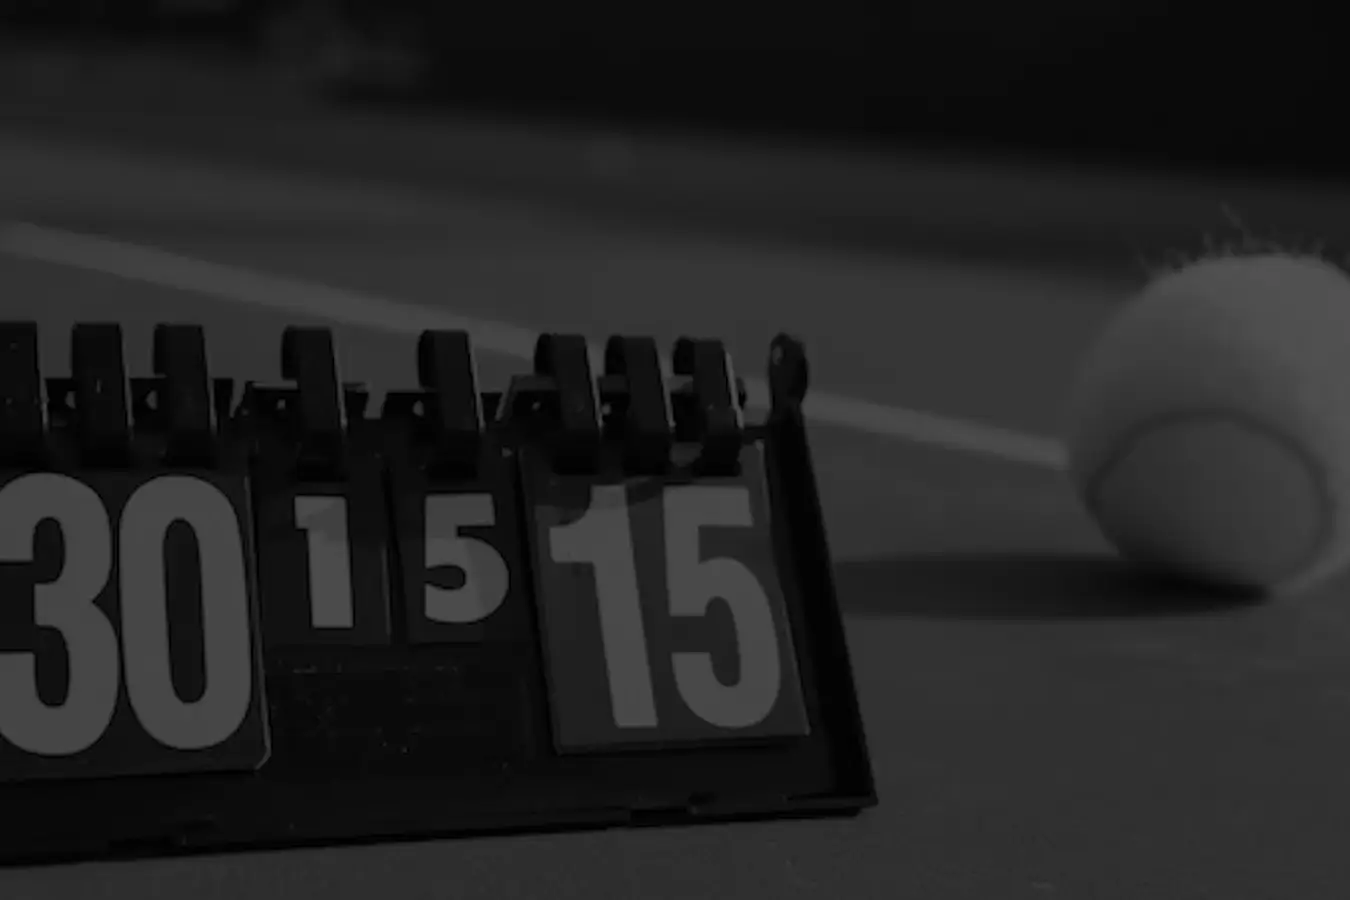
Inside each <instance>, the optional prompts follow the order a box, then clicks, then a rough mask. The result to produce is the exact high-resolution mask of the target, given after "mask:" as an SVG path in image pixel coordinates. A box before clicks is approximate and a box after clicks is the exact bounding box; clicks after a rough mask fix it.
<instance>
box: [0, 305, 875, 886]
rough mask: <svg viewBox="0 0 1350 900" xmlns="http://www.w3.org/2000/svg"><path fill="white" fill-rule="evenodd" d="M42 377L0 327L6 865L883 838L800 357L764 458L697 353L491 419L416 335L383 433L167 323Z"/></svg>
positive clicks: (536, 393) (348, 408) (781, 396)
mask: <svg viewBox="0 0 1350 900" xmlns="http://www.w3.org/2000/svg"><path fill="white" fill-rule="evenodd" d="M38 348H39V333H38V328H37V326H36V325H35V324H33V323H29V322H11V323H0V806H3V807H4V808H5V809H6V810H7V813H6V815H5V816H3V817H0V859H3V860H5V861H10V862H29V861H41V860H47V859H71V858H96V857H117V856H127V855H132V856H142V855H156V854H166V853H174V852H194V851H204V850H219V849H228V848H248V847H254V848H256V847H277V846H288V845H303V844H325V843H337V842H350V841H367V842H369V841H378V840H389V839H406V838H418V837H422V838H431V837H442V836H456V835H469V834H483V833H499V832H509V831H517V830H525V829H529V830H549V829H561V828H574V827H614V826H629V825H642V824H664V823H672V824H674V823H691V822H700V821H713V820H726V819H736V818H759V817H776V816H797V815H807V814H837V815H843V814H852V813H856V812H857V811H859V810H861V809H863V808H865V807H867V806H870V805H872V804H873V803H874V802H875V799H876V798H875V793H874V787H873V781H872V775H871V767H870V763H869V759H868V754H867V748H866V744H865V740H864V735H863V730H862V726H861V722H860V718H859V713H858V707H857V701H856V698H855V691H854V685H853V677H852V674H851V671H850V664H849V659H848V651H847V647H846V643H845V635H844V630H843V623H842V619H841V615H840V611H839V608H838V606H837V603H836V599H835V596H834V589H833V583H832V574H831V569H830V560H829V554H828V551H827V547H826V540H825V533H824V527H823V523H822V517H821V511H820V504H819V499H818V497H817V494H816V487H815V480H814V474H813V470H812V465H811V460H810V453H809V448H808V444H807V435H806V428H805V425H804V420H803V417H802V410H801V405H802V401H803V398H804V396H805V394H806V390H807V365H806V360H805V356H804V353H803V350H802V347H801V345H800V344H798V343H797V342H796V341H794V340H793V339H791V338H789V337H786V336H780V337H779V338H777V339H776V340H775V341H774V342H773V344H772V346H771V348H770V354H769V356H770V361H769V368H768V383H769V385H770V389H771V390H770V393H771V399H772V403H771V406H770V409H769V411H768V413H767V416H766V417H765V419H764V421H763V422H762V423H757V424H749V423H747V422H746V419H745V415H744V413H743V411H742V406H743V403H744V386H743V384H742V382H741V380H740V379H738V378H737V377H736V375H735V373H734V371H733V368H732V365H731V360H730V357H729V355H728V354H727V352H726V351H725V349H724V348H723V346H722V345H721V344H720V343H719V342H717V341H709V340H695V339H689V338H682V339H680V340H679V341H677V342H676V344H675V346H674V348H673V352H672V353H671V354H670V356H669V358H668V360H663V358H662V356H661V354H660V352H659V349H658V347H657V345H656V343H655V342H654V341H653V340H651V339H648V338H639V337H613V338H611V339H609V341H608V342H607V344H606V345H605V347H604V350H603V363H601V360H600V354H598V353H597V354H596V359H595V360H594V361H593V360H592V356H591V352H590V348H589V347H588V344H587V342H586V341H585V340H584V339H583V338H582V337H580V336H577V335H567V334H547V335H543V336H541V337H540V338H539V340H538V343H537V346H536V348H535V354H534V360H533V366H532V367H531V369H530V370H529V371H528V372H522V373H521V374H518V375H516V376H514V377H513V378H512V379H511V381H510V383H509V384H508V385H505V386H504V387H505V389H504V390H499V391H485V390H482V389H481V388H480V385H479V384H478V377H477V372H476V368H475V365H474V358H473V352H472V345H471V341H470V339H469V337H468V336H467V335H466V334H464V333H462V332H454V331H431V332H426V333H424V334H422V335H421V336H420V338H419V340H418V343H417V347H416V353H417V364H418V365H417V368H418V382H419V384H418V388H417V389H415V390H406V391H391V392H388V393H387V394H386V395H385V396H384V397H383V400H382V403H381V404H380V408H379V409H378V410H375V409H372V408H371V407H372V405H373V404H372V394H371V393H370V391H369V390H368V389H367V388H366V387H364V386H362V385H359V384H352V383H348V382H344V381H343V380H342V377H341V375H340V373H339V368H338V365H337V361H336V352H335V347H334V341H333V337H332V334H331V332H329V331H328V330H326V329H322V328H300V327H292V328H288V329H286V330H285V332H284V333H283V335H282V339H281V347H280V376H279V377H278V378H277V379H276V381H275V382H270V383H259V382H245V383H241V384H236V382H235V381H233V380H232V379H226V378H218V377H212V376H211V373H210V371H209V367H208V360H207V353H206V341H205V335H204V333H203V331H202V329H201V328H200V327H197V326H194V325H159V326H157V327H156V329H155V332H154V341H153V360H152V361H151V362H152V366H151V371H152V374H150V375H148V376H145V377H131V376H129V375H128V367H127V365H126V363H125V361H124V351H123V341H122V332H121V329H120V327H119V326H118V325H116V324H108V323H81V324H77V325H75V326H74V327H73V329H72V331H71V334H70V372H69V374H68V375H62V376H61V377H54V376H48V375H44V373H43V371H42V367H41V363H40V360H39V349H38ZM410 349H411V348H410ZM593 366H594V367H596V368H600V369H601V371H595V370H594V369H593Z"/></svg>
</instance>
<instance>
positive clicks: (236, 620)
mask: <svg viewBox="0 0 1350 900" xmlns="http://www.w3.org/2000/svg"><path fill="white" fill-rule="evenodd" d="M48 519H50V520H54V521H55V522H56V524H57V525H58V526H59V527H60V529H61V534H62V538H63V541H64V544H65V554H64V556H65V561H64V564H63V566H62V569H61V573H60V575H58V576H57V578H56V579H55V580H54V581H51V582H48V583H45V584H38V585H36V586H35V587H34V590H33V604H34V619H35V621H36V623H37V624H38V625H39V626H44V627H47V628H52V629H55V630H56V631H58V632H59V633H60V634H61V637H62V639H63V641H64V642H65V646H66V658H67V660H68V669H69V679H68V684H69V687H68V690H67V696H66V699H65V702H64V703H62V704H60V705H57V706H49V705H47V704H46V703H44V702H43V700H42V699H41V697H40V696H39V695H38V687H37V659H36V655H35V654H34V653H32V652H28V651H17V652H4V653H0V735H3V736H4V738H5V739H7V740H8V741H9V742H10V743H12V744H14V745H15V746H17V747H19V748H21V749H23V750H26V751H28V752H30V753H34V754H39V755H43V756H65V755H69V754H74V753H79V752H80V751H82V750H85V749H88V748H89V747H91V746H92V745H93V744H94V743H95V742H97V741H98V739H99V738H100V737H102V735H103V733H104V732H105V731H106V730H107V728H108V726H109V724H110V723H111V722H112V719H113V716H114V715H115V714H116V710H117V701H118V696H119V689H120V685H119V682H121V681H122V678H121V675H122V673H123V671H125V683H126V689H127V699H128V701H129V702H130V704H131V707H132V710H133V711H134V712H135V714H136V718H137V719H138V720H139V721H140V723H141V726H142V727H143V728H144V729H145V731H146V732H147V733H148V734H149V735H150V736H151V737H153V738H154V739H155V740H156V741H158V742H159V743H161V744H163V745H164V746H166V747H170V748H173V749H178V750H195V749H201V748H205V747H210V746H213V745H215V744H218V743H220V742H221V741H223V740H225V739H226V738H228V737H230V736H231V735H232V734H233V733H234V732H235V731H236V730H237V729H238V727H239V726H240V724H241V723H242V722H243V721H244V719H245V717H246V715H247V713H248V709H249V705H250V702H251V691H252V677H253V672H252V654H251V649H250V648H251V641H250V633H249V628H250V625H249V609H248V588H247V578H246V575H245V572H244V554H243V540H242V537H241V535H240V532H239V526H238V520H237V518H236V515H235V511H234V508H233V507H232V506H231V504H230V501H229V499H228V498H227V497H225V495H224V494H222V493H221V492H220V491H219V490H218V489H216V488H215V487H214V486H212V485H211V484H208V483H207V482H204V481H201V480H199V479H196V478H190V477H183V476H162V477H159V478H155V479H153V480H151V481H148V482H146V483H145V484H143V485H141V486H140V487H139V488H138V489H137V490H136V491H135V492H134V493H133V494H132V495H131V497H130V498H129V499H128V500H127V502H126V505H125V507H124V508H123V510H122V515H121V520H120V523H119V529H118V548H119V550H120V559H119V566H118V568H119V573H120V578H119V585H118V587H119V595H120V597H121V604H120V605H121V622H120V625H121V628H120V631H121V645H122V646H121V652H120V653H119V647H118V643H119V641H118V635H117V630H116V629H114V626H113V623H112V622H111V621H109V619H108V617H107V615H106V614H105V613H104V612H103V611H102V610H101V609H100V608H99V607H98V606H96V605H95V600H97V598H98V597H99V595H100V594H101V593H102V591H103V589H104V586H105V585H106V584H107V582H108V579H109V578H110V576H111V574H112V565H113V535H112V526H111V524H110V522H109V517H108V512H107V510H106V508H105V507H104V504H103V501H102V500H101V499H99V496H98V494H96V493H95V492H94V491H93V489H91V488H90V487H89V486H88V485H85V484H83V483H81V482H79V481H76V480H75V479H73V478H68V477H66V476H64V475H55V474H47V473H43V474H34V475H25V476H22V477H20V478H17V479H15V480H14V481H11V482H10V483H9V484H7V485H5V487H4V488H3V489H0V562H3V563H32V562H33V557H34V541H35V538H36V535H37V528H38V525H39V524H40V523H41V522H43V521H45V520H48ZM175 521H183V522H186V523H187V524H188V525H189V526H190V527H191V528H192V530H193V532H194V533H195V535H196V538H197V546H198V556H199V558H200V560H201V591H202V626H203V630H204V633H205V634H204V638H205V641H204V646H205V662H206V685H207V687H206V692H205V694H203V695H202V697H201V698H200V699H198V700H196V701H193V702H190V703H185V702H183V701H182V700H181V699H179V697H178V695H177V694H176V693H175V691H174V687H173V679H172V676H171V668H170V658H169V654H170V647H169V639H168V634H169V626H168V611H167V607H166V603H165V570H164V540H165V537H166V535H167V533H168V529H169V526H170V525H172V524H173V523H174V522H175ZM14 600H15V598H0V601H3V602H14ZM119 656H120V657H121V661H120V663H119Z"/></svg>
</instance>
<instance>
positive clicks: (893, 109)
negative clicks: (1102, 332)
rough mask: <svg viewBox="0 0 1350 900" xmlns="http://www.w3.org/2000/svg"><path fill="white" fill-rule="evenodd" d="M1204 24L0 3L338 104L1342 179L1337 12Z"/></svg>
mask: <svg viewBox="0 0 1350 900" xmlns="http://www.w3.org/2000/svg"><path fill="white" fill-rule="evenodd" d="M1199 6H1200V5H1198V4H1174V3H1166V2H1162V0H1135V2H1122V0H1107V2H1100V3H1093V4H1083V3H1070V2H1062V0H1057V2H1045V3H1040V4H1005V3H988V2H986V3H957V2H946V3H941V2H934V0H926V2H923V3H896V4H888V5H886V9H885V12H884V13H883V12H880V11H878V12H876V13H874V14H873V15H871V16H859V15H856V14H854V13H851V12H849V11H847V10H845V9H842V8H835V7H834V6H832V5H829V4H819V5H814V6H805V7H800V8H798V9H797V10H796V11H793V10H792V9H791V8H788V9H786V10H784V11H778V12H776V14H775V16H774V18H773V19H772V20H771V21H770V20H766V19H764V18H763V17H762V16H758V15H753V14H751V13H748V12H740V11H737V10H733V11H731V12H727V11H718V10H704V11H696V10H693V9H684V8H678V7H650V6H646V5H631V4H630V5H626V6H623V7H620V6H617V5H616V6H614V7H612V8H608V9H606V8H604V7H584V8H582V9H581V10H580V11H578V10H577V9H573V8H571V7H567V8H562V7H561V6H560V5H553V4H540V5H537V6H529V5H527V6H523V7H516V6H514V5H503V4H482V3H480V4H461V3H450V2H436V0H116V2H114V0H64V2H63V0H0V11H3V14H4V19H5V24H4V32H5V34H6V37H7V38H8V40H9V41H10V42H14V41H18V42H21V43H26V44H29V45H32V44H35V43H37V42H42V41H47V42H50V41H65V42H70V41H72V40H74V41H80V42H84V43H96V44H103V45H118V46H122V47H136V46H146V47H150V46H153V47H155V48H156V49H158V50H164V49H172V50H180V51H184V52H189V53H194V54H199V53H203V52H206V51H207V50H208V49H209V51H210V52H212V53H225V54H234V55H237V56H239V57H241V58H243V57H247V58H249V59H251V60H254V61H256V62H257V63H259V64H260V65H262V66H266V67H268V68H272V69H275V70H276V71H277V72H278V73H282V74H284V75H285V77H287V78H288V79H289V80H291V81H292V82H297V83H301V84H303V85H304V86H305V88H306V89H307V90H311V91H313V92H315V93H316V94H322V95H324V96H325V97H326V98H328V99H329V100H330V101H332V102H342V103H348V104H354V103H375V104H380V105H386V106H388V105H402V106H414V107H419V106H420V107H423V108H433V109H441V110H447V109H457V110H461V111H463V110H470V111H487V112H491V113H493V114H508V115H524V116H529V117H532V118H535V119H537V118H539V117H548V118H564V119H569V120H578V119H581V120H586V121H609V122H622V123H623V124H624V126H625V127H628V128H633V127H637V128H646V129H652V130H662V129H667V130H668V129H678V128H685V127H688V126H691V125H693V126H697V127H699V128H701V129H703V130H708V129H714V130H731V131H737V132H745V131H754V132H756V133H759V134H764V135H769V136H775V137H791V138H793V139H797V140H806V141H812V142H820V141H824V142H829V143H839V142H849V143H855V144H856V143H863V144H869V145H878V144H879V145H882V146H889V145H905V146H907V147H912V146H915V145H922V146H938V147H945V146H960V147H974V148H977V149H1002V150H1014V151H1023V152H1031V153H1035V154H1040V155H1045V154H1049V155H1052V156H1068V157H1072V158H1074V159H1076V160H1083V159H1089V160H1106V161H1111V162H1117V161H1120V162H1127V163H1130V164H1139V165H1147V166H1152V167H1158V166H1162V167H1169V168H1185V169H1197V168H1199V169H1206V170H1209V169H1233V168H1238V169H1261V170H1270V171H1277V172H1281V173H1287V172H1294V173H1297V174H1299V175H1308V174H1317V175H1322V176H1341V175H1343V174H1344V170H1345V165H1344V163H1343V162H1342V160H1343V159H1344V157H1345V151H1346V149H1347V144H1348V143H1350V142H1347V141H1346V140H1345V139H1344V138H1343V137H1342V136H1341V135H1342V132H1343V131H1344V129H1343V128H1342V127H1341V126H1342V121H1341V120H1342V117H1343V116H1342V112H1341V110H1342V108H1343V105H1344V104H1343V102H1342V93H1343V84H1344V83H1345V81H1346V74H1347V71H1350V63H1346V62H1344V61H1343V57H1344V54H1342V53H1340V52H1338V49H1337V47H1338V44H1339V43H1340V41H1341V40H1342V39H1341V37H1340V35H1339V33H1338V29H1337V28H1336V26H1335V22H1334V20H1332V18H1331V17H1330V16H1329V14H1327V13H1322V14H1321V15H1320V16H1319V14H1318V13H1317V12H1316V10H1315V9H1314V8H1313V7H1311V5H1304V4H1297V3H1295V4H1292V5H1291V4H1288V3H1285V4H1281V5H1280V9H1279V13H1280V14H1279V15H1278V16H1274V15H1271V11H1270V10H1268V9H1265V8H1262V7H1258V6H1253V7H1252V10H1251V11H1250V12H1241V11H1239V10H1238V9H1236V8H1230V9H1229V10H1227V11H1225V13H1224V14H1223V15H1222V16H1218V15H1216V14H1215V13H1214V12H1213V11H1212V10H1209V9H1201V8H1199ZM395 57H396V58H397V59H398V60H399V61H398V62H396V63H392V64H391V63H390V62H389V60H390V59H391V58H395Z"/></svg>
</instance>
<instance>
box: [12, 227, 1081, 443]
mask: <svg viewBox="0 0 1350 900" xmlns="http://www.w3.org/2000/svg"><path fill="white" fill-rule="evenodd" d="M0 252H3V253H6V254H8V255H10V256H14V257H19V258H23V259H30V260H39V261H42V262H48V263H56V264H59V265H65V266H70V267H72V268H77V269H84V270H88V271H91V272H99V273H102V274H105V275H114V276H117V277H120V278H126V279H131V280H134V281H142V282H146V283H148V284H154V285H158V286H161V287H170V288H175V289H178V290H182V291H190V292H192V293H196V294H201V295H203V296H206V297H211V298H213V299H216V300H224V301H228V302H232V303H245V304H250V305H253V306H261V307H265V308H267V309H269V310H273V311H277V310H282V311H286V312H291V313H296V314H300V315H305V316H310V317H314V318H319V319H326V320H329V321H332V322H340V323H342V324H346V325H353V326H356V327H360V328H368V329H371V330H375V331H385V332H392V333H395V334H409V335H417V334H420V333H421V332H422V331H424V330H427V329H448V330H463V331H466V332H468V333H469V334H470V335H471V336H472V338H473V341H474V346H475V348H477V349H480V350H485V351H488V352H491V353H498V354H502V355H505V356H510V357H514V358H517V359H523V360H529V359H532V358H533V356H534V343H535V339H536V338H537V337H538V334H537V332H533V331H529V330H528V329H524V328H518V327H516V326H513V325H507V324H503V323H500V322H492V321H487V320H484V319H476V318H470V317H468V316H460V315H456V314H454V313H452V312H447V311H444V310H440V309H432V308H428V307H424V306H418V305H416V304H412V303H402V302H399V301H397V300H391V299H387V298H384V297H376V296H372V295H370V294H363V293H356V292H354V291H347V290H342V289H341V288H334V287H328V286H325V285H320V284H314V283H311V282H306V281H301V280H298V279H294V278H286V277H281V276H277V275H270V274H265V273H262V272H251V271H248V270H247V269H242V268H237V267H235V266H226V265H220V264H218V263H212V262H207V261H205V260H200V259H193V258H191V257H186V256H180V255H178V254H174V253H167V252H165V251H163V250H156V249H153V248H150V247H142V246H138V245H135V244H127V243H123V242H121V241H113V240H109V239H107V238H101V237H91V236H89V235H82V234H76V233H74V232H68V231H59V230H56V229H51V228H43V227H39V226H36V225H29V224H23V223H15V224H8V225H3V226H0ZM591 352H592V354H594V355H596V356H597V357H599V356H600V354H601V348H600V346H599V345H597V344H594V343H593V344H592V345H591ZM745 386H746V392H747V394H748V402H749V403H750V405H752V406H755V407H757V408H760V409H766V408H768V405H769V386H768V384H767V383H766V382H765V381H764V379H762V378H754V377H747V378H745ZM804 412H805V413H806V416H807V417H808V418H809V419H810V420H811V421H813V422H816V423H819V424H822V425H831V426H835V427H838V428H845V429H849V430H852V431H858V432H863V433H865V434H871V435H879V436H882V437H889V438H898V439H901V440H906V441H911V442H914V443H918V444H927V445H931V446H935V447H942V448H945V449H950V450H959V451H962V452H966V453H974V454H977V455H981V456H990V457H994V458H997V459H1000V460H1004V461H1007V462H1013V463H1021V464H1025V465H1031V466H1036V467H1040V468H1049V469H1062V468H1063V466H1064V451H1063V448H1062V447H1061V446H1060V445H1059V443H1058V442H1056V441H1053V440H1050V439H1046V438H1042V437H1036V436H1034V435H1028V434H1022V433H1019V432H1015V431H1008V430H1005V429H1001V428H994V427H991V426H987V425H980V424H977V423H974V422H966V421H961V420H959V419H951V418H946V417H943V416H937V415H932V414H929V413H923V412H916V411H913V410H908V409H901V408H899V407H894V406H886V405H883V404H879V403H871V402H868V401H866V400H858V399H855V398H852V397H844V396H841V395H838V394H831V393H829V392H827V391H818V390H814V389H812V390H811V391H810V392H809V393H808V394H807V397H806V402H805V404H804Z"/></svg>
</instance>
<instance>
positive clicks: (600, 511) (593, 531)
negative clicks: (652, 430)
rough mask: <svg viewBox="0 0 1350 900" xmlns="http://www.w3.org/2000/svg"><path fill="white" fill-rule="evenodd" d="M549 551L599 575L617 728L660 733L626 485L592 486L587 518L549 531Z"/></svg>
mask: <svg viewBox="0 0 1350 900" xmlns="http://www.w3.org/2000/svg"><path fill="white" fill-rule="evenodd" d="M549 549H550V553H551V554H552V556H553V560H554V561H555V562H559V563H582V564H585V565H589V566H591V567H592V569H593V570H594V571H595V595H596V601H597V604H598V606H599V612H600V635H601V640H602V643H603V646H604V652H605V668H606V671H607V673H608V675H609V696H610V702H611V704H612V705H613V711H614V724H615V725H617V726H618V727H620V728H655V727H656V724H657V722H656V699H655V696H654V692H653V690H652V674H651V666H650V664H649V662H648V659H647V634H646V629H645V628H644V627H643V624H642V607H641V605H640V603H639V598H638V578H637V568H636V563H635V562H634V556H633V535H632V529H631V528H630V526H629V523H628V502H627V497H626V494H625V491H624V487H623V485H621V484H604V485H594V486H592V487H591V502H590V505H589V506H588V507H587V509H586V512H585V514H584V515H582V516H581V518H579V519H577V520H576V521H575V522H571V523H569V524H567V525H555V526H554V527H552V528H550V529H549Z"/></svg>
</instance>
